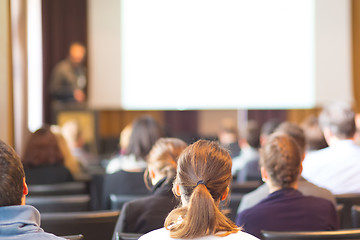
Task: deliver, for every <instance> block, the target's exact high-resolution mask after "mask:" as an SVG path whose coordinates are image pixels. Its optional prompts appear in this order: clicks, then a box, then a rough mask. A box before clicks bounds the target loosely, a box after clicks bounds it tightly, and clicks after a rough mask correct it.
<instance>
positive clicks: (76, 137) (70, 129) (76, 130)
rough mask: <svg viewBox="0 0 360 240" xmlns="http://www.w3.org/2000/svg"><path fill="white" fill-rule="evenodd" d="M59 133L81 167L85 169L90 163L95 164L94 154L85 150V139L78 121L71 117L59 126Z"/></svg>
mask: <svg viewBox="0 0 360 240" xmlns="http://www.w3.org/2000/svg"><path fill="white" fill-rule="evenodd" d="M61 134H62V135H63V136H64V138H65V140H66V143H67V145H68V146H69V149H70V151H71V154H72V155H73V156H74V157H75V158H76V160H77V161H78V162H79V163H80V165H81V167H82V169H83V170H84V171H87V170H88V169H89V166H90V165H94V164H97V159H96V158H95V156H93V155H92V154H90V153H89V152H88V151H86V150H85V148H84V146H85V139H84V135H83V132H82V130H81V126H80V123H79V122H78V121H77V120H75V119H73V120H69V121H67V122H65V123H64V124H63V125H62V126H61Z"/></svg>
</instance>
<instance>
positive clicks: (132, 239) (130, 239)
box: [116, 233, 144, 240]
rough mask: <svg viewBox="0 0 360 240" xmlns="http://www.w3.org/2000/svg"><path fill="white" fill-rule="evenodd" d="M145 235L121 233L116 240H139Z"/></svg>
mask: <svg viewBox="0 0 360 240" xmlns="http://www.w3.org/2000/svg"><path fill="white" fill-rule="evenodd" d="M142 235H144V234H143V233H119V234H118V235H116V240H137V239H139V238H140V237H141V236H142Z"/></svg>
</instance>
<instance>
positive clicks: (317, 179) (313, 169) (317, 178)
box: [303, 102, 360, 194]
mask: <svg viewBox="0 0 360 240" xmlns="http://www.w3.org/2000/svg"><path fill="white" fill-rule="evenodd" d="M319 123H320V126H321V129H322V131H323V133H324V137H325V139H326V142H327V143H328V145H329V147H327V148H324V149H321V150H317V151H313V152H311V153H309V154H307V155H306V158H305V160H304V171H303V176H304V178H306V179H307V180H308V181H310V182H312V183H314V184H316V185H318V186H321V187H324V188H327V189H329V190H330V191H331V192H332V193H333V194H346V193H360V185H359V182H360V164H359V162H360V146H358V145H357V144H356V143H355V142H354V135H355V132H356V127H355V113H354V112H353V110H352V108H351V106H350V105H349V104H347V103H345V102H334V103H332V104H330V105H327V106H325V107H324V109H323V110H322V112H321V113H320V116H319Z"/></svg>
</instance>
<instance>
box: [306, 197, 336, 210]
mask: <svg viewBox="0 0 360 240" xmlns="http://www.w3.org/2000/svg"><path fill="white" fill-rule="evenodd" d="M303 201H304V205H306V206H311V207H312V208H313V209H317V210H319V211H320V209H325V210H326V211H328V210H334V209H335V206H334V204H333V203H332V202H331V201H330V200H328V199H325V198H321V197H317V196H303Z"/></svg>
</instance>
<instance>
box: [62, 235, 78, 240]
mask: <svg viewBox="0 0 360 240" xmlns="http://www.w3.org/2000/svg"><path fill="white" fill-rule="evenodd" d="M60 237H62V238H65V239H67V240H83V239H84V236H83V235H82V234H78V235H71V236H60Z"/></svg>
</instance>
